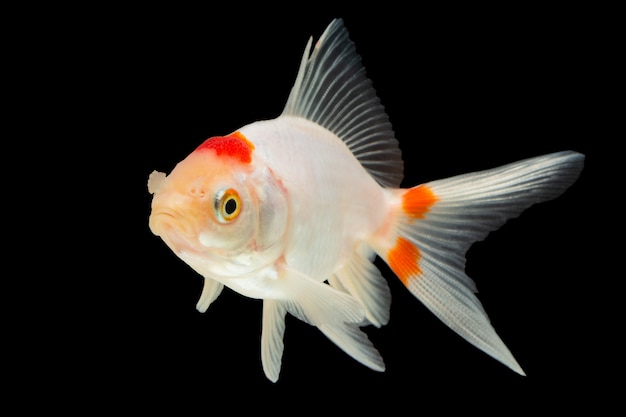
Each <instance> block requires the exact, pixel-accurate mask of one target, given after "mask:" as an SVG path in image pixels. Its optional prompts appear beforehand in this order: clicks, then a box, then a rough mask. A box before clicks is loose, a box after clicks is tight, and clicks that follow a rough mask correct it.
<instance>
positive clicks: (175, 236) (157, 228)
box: [148, 210, 198, 254]
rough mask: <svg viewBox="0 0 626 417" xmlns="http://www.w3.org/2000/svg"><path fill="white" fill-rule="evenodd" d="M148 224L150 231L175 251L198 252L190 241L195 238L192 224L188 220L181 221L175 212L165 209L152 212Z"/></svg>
mask: <svg viewBox="0 0 626 417" xmlns="http://www.w3.org/2000/svg"><path fill="white" fill-rule="evenodd" d="M148 225H149V227H150V230H151V231H152V233H154V234H155V235H157V236H160V237H161V239H163V241H164V242H165V243H166V244H167V246H169V247H170V248H171V249H172V250H173V251H174V252H175V253H177V254H180V253H181V252H183V251H185V252H193V253H197V252H198V251H197V249H195V248H194V245H193V243H192V242H194V241H195V240H197V238H196V237H195V236H194V233H193V228H192V226H191V225H190V224H189V223H188V222H185V221H181V217H180V215H177V213H174V212H171V211H167V210H163V211H158V212H153V213H152V215H151V216H150V220H149V223H148Z"/></svg>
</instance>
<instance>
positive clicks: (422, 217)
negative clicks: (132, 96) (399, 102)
mask: <svg viewBox="0 0 626 417" xmlns="http://www.w3.org/2000/svg"><path fill="white" fill-rule="evenodd" d="M583 161H584V156H583V155H582V154H579V153H576V152H572V151H564V152H557V153H553V154H548V155H543V156H539V157H535V158H530V159H526V160H522V161H519V162H514V163H511V164H508V165H504V166H501V167H498V168H494V169H490V170H486V171H481V172H474V173H469V174H464V175H459V176H455V177H451V178H448V179H443V180H438V181H433V182H430V183H427V184H423V185H419V186H416V187H413V188H410V189H400V190H398V189H395V190H390V193H391V200H392V203H391V204H392V213H393V214H392V217H393V219H392V222H391V224H392V226H391V227H390V228H387V229H386V230H385V232H381V236H379V237H378V238H379V239H378V241H377V242H372V243H373V244H372V247H373V248H375V250H376V252H377V253H378V255H379V256H380V257H382V258H383V259H384V260H385V262H387V264H388V265H389V266H390V267H391V269H392V270H393V271H394V272H395V273H396V275H397V276H398V277H399V278H400V280H401V281H402V282H403V283H404V285H405V286H406V287H407V288H408V289H409V291H411V293H413V295H415V296H416V297H417V298H418V299H419V300H420V301H421V302H422V303H424V304H425V305H426V306H427V307H428V308H429V309H430V310H431V311H432V312H433V313H434V314H435V315H436V316H437V317H439V319H441V320H442V321H443V322H444V323H445V324H446V325H448V326H449V327H450V328H451V329H452V330H454V331H455V332H457V333H458V334H459V335H461V336H463V338H465V339H466V340H467V341H468V342H470V343H472V344H473V345H474V346H476V347H478V348H479V349H481V350H483V351H484V352H486V353H487V354H489V355H491V356H492V357H493V358H495V359H497V360H499V361H500V362H502V363H503V364H505V365H506V366H508V367H509V368H511V369H513V370H514V371H515V372H518V373H520V374H522V375H524V371H523V370H522V368H521V367H520V365H519V364H518V363H517V361H516V360H515V358H514V357H513V355H512V354H511V352H510V351H509V349H508V348H507V347H506V345H505V344H504V343H503V342H502V340H501V339H500V337H499V336H498V335H497V334H496V332H495V330H494V328H493V327H492V326H491V324H490V322H489V318H488V317H487V313H486V312H485V310H484V309H483V307H482V305H481V303H480V301H479V300H478V298H477V297H476V296H475V295H474V293H475V292H476V286H475V284H474V282H473V281H472V280H471V278H469V277H468V276H467V275H466V274H465V253H466V252H467V250H468V249H469V247H470V246H471V245H472V244H473V243H474V242H476V241H479V240H482V239H484V238H485V237H486V236H487V234H488V233H489V232H490V231H492V230H496V229H498V228H499V227H500V226H502V225H503V224H504V223H505V222H506V221H507V220H508V219H510V218H513V217H517V216H518V215H519V214H520V213H521V212H522V211H523V210H525V209H526V208H528V207H529V206H531V205H532V204H534V203H539V202H542V201H547V200H551V199H554V198H556V197H558V196H559V195H561V194H562V193H563V192H564V191H565V190H566V189H567V188H568V187H569V186H570V185H572V184H573V183H574V181H576V179H577V178H578V176H579V175H580V172H581V170H582V168H583Z"/></svg>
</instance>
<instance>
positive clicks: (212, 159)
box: [148, 139, 288, 280]
mask: <svg viewBox="0 0 626 417" xmlns="http://www.w3.org/2000/svg"><path fill="white" fill-rule="evenodd" d="M209 140H211V139H209ZM148 191H149V192H150V193H152V194H153V198H152V206H151V213H150V218H149V227H150V230H151V231H152V232H153V233H154V234H155V235H157V236H160V237H161V238H162V239H163V241H164V242H165V243H166V245H167V246H168V247H169V248H170V249H171V250H172V251H173V252H174V253H175V254H176V255H177V256H179V257H180V258H181V259H183V260H184V261H185V262H186V263H188V264H189V265H190V266H191V267H192V268H193V269H195V270H196V271H197V272H198V273H200V274H201V275H203V276H205V277H210V278H213V279H217V280H219V279H220V278H236V277H240V276H245V275H249V274H252V273H254V272H255V271H258V270H259V269H261V268H264V267H266V266H268V265H270V264H273V263H274V262H275V261H276V260H277V259H278V258H279V257H280V256H281V253H282V249H283V247H284V241H285V239H284V234H285V229H286V224H287V216H288V207H287V199H286V192H285V190H284V188H283V187H282V186H281V185H280V182H279V181H278V180H277V179H276V178H274V176H273V174H272V172H271V170H270V169H269V168H268V167H263V166H260V167H259V166H256V164H254V163H252V162H251V161H242V160H241V159H240V158H232V157H228V155H226V156H224V155H220V154H219V152H216V150H215V149H212V148H210V147H204V148H203V147H202V146H201V147H199V148H198V149H196V150H195V151H194V152H192V153H191V154H190V155H189V156H187V157H186V158H185V159H184V160H182V161H181V162H180V163H178V164H177V165H176V167H175V168H174V169H173V170H172V172H171V173H170V174H169V175H165V174H164V173H161V172H157V171H154V172H153V173H152V174H151V175H150V177H149V179H148Z"/></svg>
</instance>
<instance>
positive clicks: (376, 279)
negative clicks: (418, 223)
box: [328, 244, 391, 327]
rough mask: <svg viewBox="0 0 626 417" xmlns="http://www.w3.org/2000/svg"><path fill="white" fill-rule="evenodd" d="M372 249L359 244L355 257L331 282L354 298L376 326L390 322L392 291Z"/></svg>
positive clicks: (353, 256)
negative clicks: (375, 263) (374, 260)
mask: <svg viewBox="0 0 626 417" xmlns="http://www.w3.org/2000/svg"><path fill="white" fill-rule="evenodd" d="M372 254H373V251H372V250H371V249H370V248H368V247H367V245H365V244H361V245H359V247H358V248H357V249H356V250H355V252H354V254H353V255H352V258H351V259H350V261H348V263H347V264H346V265H345V266H344V267H343V268H342V269H340V270H339V271H337V272H336V273H335V274H334V276H333V277H331V278H330V279H329V280H328V282H329V283H330V284H331V286H333V287H335V288H337V289H339V290H340V291H344V292H347V293H349V294H350V295H352V296H353V297H355V298H356V299H357V300H358V301H359V302H360V303H361V304H362V305H363V307H364V308H365V316H366V318H367V319H368V320H369V322H370V323H371V324H373V325H374V326H376V327H380V326H383V325H385V324H387V322H388V321H389V308H390V305H391V291H390V290H389V285H388V284H387V281H386V280H385V279H384V278H383V276H382V275H381V273H380V270H379V269H378V268H376V266H375V265H374V264H373V263H372V261H371V258H372V256H371V255H372Z"/></svg>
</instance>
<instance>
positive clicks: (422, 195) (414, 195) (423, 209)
mask: <svg viewBox="0 0 626 417" xmlns="http://www.w3.org/2000/svg"><path fill="white" fill-rule="evenodd" d="M437 201H439V198H437V196H436V195H435V193H433V190H431V189H430V188H429V187H428V186H426V185H418V186H417V187H413V188H409V189H408V190H407V191H406V192H405V193H404V194H403V195H402V209H403V210H404V212H405V213H406V214H407V216H409V217H410V218H412V219H423V218H424V216H425V215H426V213H428V211H429V210H430V207H431V206H432V205H433V204H435V203H436V202H437Z"/></svg>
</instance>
